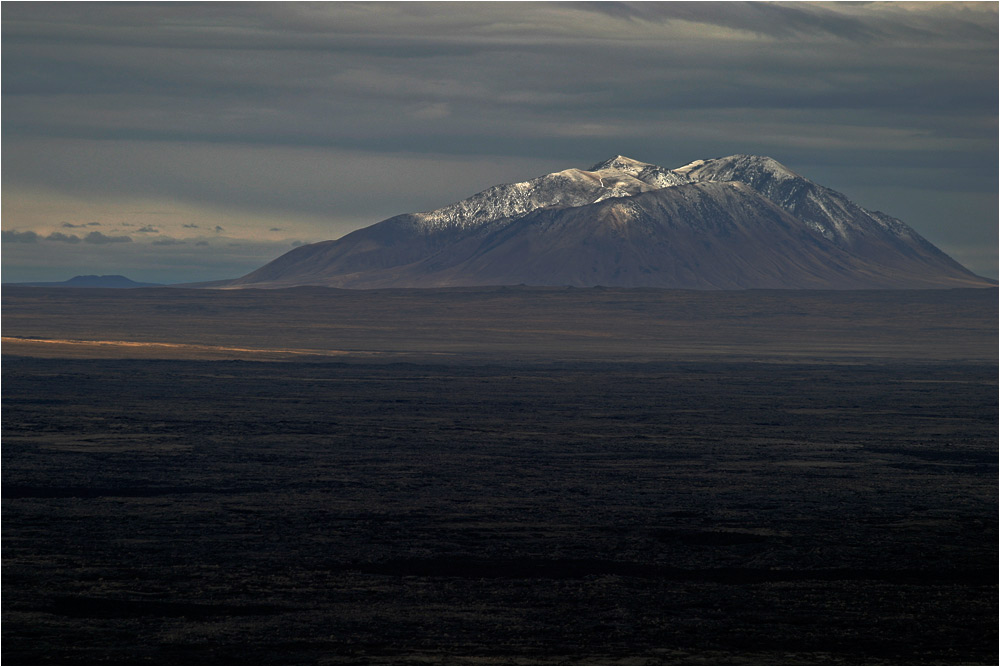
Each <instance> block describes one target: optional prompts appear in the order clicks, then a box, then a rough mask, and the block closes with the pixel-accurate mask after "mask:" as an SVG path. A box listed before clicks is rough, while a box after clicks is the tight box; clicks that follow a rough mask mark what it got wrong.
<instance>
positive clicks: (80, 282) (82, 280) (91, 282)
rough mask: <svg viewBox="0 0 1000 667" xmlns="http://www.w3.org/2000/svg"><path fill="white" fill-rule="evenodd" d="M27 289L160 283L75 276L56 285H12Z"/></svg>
mask: <svg viewBox="0 0 1000 667" xmlns="http://www.w3.org/2000/svg"><path fill="white" fill-rule="evenodd" d="M11 284H14V285H22V286H25V287H104V288H119V289H124V288H131V287H158V286H159V283H137V282H135V281H134V280H129V279H128V278H126V277H125V276H118V275H115V276H73V277H72V278H70V279H69V280H63V281H60V282H54V283H37V282H35V283H11Z"/></svg>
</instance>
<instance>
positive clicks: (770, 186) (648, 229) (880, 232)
mask: <svg viewBox="0 0 1000 667" xmlns="http://www.w3.org/2000/svg"><path fill="white" fill-rule="evenodd" d="M720 185H721V186H722V187H716V186H720ZM657 216H659V217H657ZM570 220H572V223H570ZM559 225H563V227H562V229H563V231H562V232H561V234H562V236H561V237H556V236H553V235H552V234H553V232H551V229H553V228H554V227H559ZM547 230H549V231H547ZM749 230H754V231H753V233H750V231H749ZM638 238H642V242H641V243H638V242H637V241H636V240H635V239H638ZM734 239H740V241H739V243H736V242H735V241H734ZM653 248H656V249H657V250H656V251H655V253H654V251H653V250H652V249H653ZM750 248H753V253H750V250H749V249H750ZM656 253H658V254H656ZM692 267H695V268H692ZM495 284H534V285H575V286H580V287H585V286H593V285H608V286H615V285H617V286H636V287H638V286H647V287H667V288H670V287H684V288H696V289H751V288H771V287H780V288H785V289H797V288H808V289H824V288H830V289H863V288H894V289H898V288H909V287H913V288H917V287H919V288H926V287H970V286H983V287H986V286H991V283H990V282H989V281H987V280H985V279H983V278H980V277H978V276H975V275H974V274H972V273H971V272H969V271H968V270H967V269H965V268H964V267H962V266H961V265H960V264H958V263H957V262H955V261H954V260H953V259H951V258H950V257H948V256H947V255H946V254H945V253H943V252H942V251H941V250H939V249H938V248H936V247H935V246H934V245H933V244H931V243H930V242H928V241H927V240H926V239H924V238H923V237H921V236H920V235H919V234H918V233H917V232H915V231H914V230H912V229H911V228H910V227H909V226H907V225H906V224H905V223H903V222H902V221H900V220H898V219H896V218H893V217H892V216H889V215H887V214H884V213H881V212H878V211H869V210H867V209H864V208H863V207H861V206H859V205H857V204H855V203H854V202H852V201H851V200H850V199H848V198H847V197H846V196H845V195H843V194H841V193H839V192H836V191H834V190H832V189H830V188H826V187H825V186H822V185H819V184H817V183H814V182H813V181H810V180H808V179H806V178H804V177H803V176H800V175H799V174H797V173H796V172H794V171H792V170H791V169H788V168H787V167H785V166H784V165H782V164H781V163H780V162H778V161H777V160H775V159H773V158H770V157H767V156H754V155H745V154H740V155H732V156H729V157H724V158H711V159H707V160H695V161H693V162H690V163H688V164H686V165H683V166H681V167H678V168H677V169H666V168H664V167H661V166H658V165H655V164H652V163H647V162H642V161H639V160H635V159H633V158H629V157H626V156H623V155H616V156H614V157H612V158H609V159H607V160H604V161H602V162H598V163H596V164H594V165H593V166H592V167H591V168H590V169H586V170H584V169H577V168H570V169H565V170H562V171H558V172H553V173H550V174H544V175H542V176H539V177H536V178H532V179H529V180H527V181H520V182H516V183H509V184H501V185H495V186H492V187H490V188H487V189H485V190H483V191H481V192H479V193H476V194H474V195H472V196H471V197H468V198H466V199H463V200H461V201H458V202H455V203H453V204H449V205H447V206H444V207H441V208H439V209H434V210H432V211H425V212H421V213H404V214H402V215H398V216H394V217H392V218H388V219H386V220H383V221H382V222H379V223H375V224H374V225H371V226H369V227H366V228H363V229H359V230H356V231H354V232H351V233H350V234H347V235H345V236H344V237H342V238H340V239H337V240H334V241H323V242H320V243H315V244H309V245H305V246H300V247H299V248H296V249H293V250H292V251H290V252H288V253H286V254H285V255H283V256H281V257H279V258H277V259H275V260H274V261H272V262H270V263H268V264H266V265H265V266H263V267H261V268H260V269H258V270H256V271H254V272H251V273H249V274H247V275H246V276H243V277H241V278H237V279H235V280H233V281H229V282H228V283H227V284H226V287H233V288H239V287H289V286H294V285H328V286H333V287H347V288H375V287H432V286H463V285H469V286H472V285H495Z"/></svg>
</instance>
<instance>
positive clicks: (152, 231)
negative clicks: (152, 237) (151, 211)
mask: <svg viewBox="0 0 1000 667" xmlns="http://www.w3.org/2000/svg"><path fill="white" fill-rule="evenodd" d="M135 231H136V232H142V233H143V234H156V233H158V232H159V231H160V230H159V229H157V228H156V227H153V226H152V225H146V226H145V227H140V228H139V229H137V230H135Z"/></svg>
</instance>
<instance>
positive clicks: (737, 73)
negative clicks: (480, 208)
mask: <svg viewBox="0 0 1000 667" xmlns="http://www.w3.org/2000/svg"><path fill="white" fill-rule="evenodd" d="M997 9H998V5H997V3H994V2H984V3H932V2H916V3H909V2H891V3H801V4H799V3H746V4H745V3H738V2H724V3H715V2H693V3H686V2H664V3H660V2H640V3H614V2H609V3H605V2H593V3H576V2H558V3H506V2H485V3H420V2H400V3H349V2H332V3H291V2H287V3H285V2H282V3H247V4H244V3H218V4H217V3H142V4H132V3H107V4H104V3H80V4H76V3H43V2H4V3H3V4H2V6H0V18H2V26H3V27H2V70H3V71H2V139H3V141H2V160H3V164H2V195H3V196H2V229H3V238H2V274H3V280H4V281H5V282H16V281H42V280H51V281H56V280H65V279H68V278H70V277H72V276H74V275H79V274H122V275H126V276H128V277H129V278H131V279H133V280H138V281H150V282H161V283H179V282H192V281H205V280H216V279H224V278H233V277H237V276H240V275H243V274H245V273H248V272H249V271H251V270H253V269H255V268H258V267H259V266H261V265H263V264H265V263H266V262H268V261H270V260H272V259H274V258H275V257H278V256H280V255H281V254H283V253H284V252H287V251H288V250H290V249H292V248H293V247H295V246H297V245H301V244H303V243H312V242H316V241H322V240H328V239H335V238H339V237H341V236H343V235H344V234H346V233H348V232H350V231H352V230H355V229H359V228H361V227H365V226H368V225H370V224H373V223H375V222H378V221H380V220H383V219H385V218H388V217H390V216H393V215H396V214H399V213H407V212H417V211H426V210H431V209H434V208H438V207H441V206H444V205H446V204H449V203H451V202H454V201H458V200H460V199H464V198H465V197H468V196H470V195H472V194H474V193H476V192H479V191H481V190H483V189H485V188H487V187H489V186H491V185H494V184H497V183H507V182H515V181H521V180H526V179H528V178H532V177H535V176H539V175H541V174H545V173H549V172H553V171H559V170H562V169H566V168H570V167H579V168H587V167H589V166H591V165H593V164H595V163H597V162H600V161H601V160H604V159H606V158H608V157H612V156H614V155H619V154H621V155H626V156H628V157H632V158H635V159H638V160H642V161H644V162H651V163H654V164H659V165H662V166H664V167H679V166H681V165H684V164H686V163H688V162H691V161H693V160H695V159H699V158H712V157H721V156H726V155H732V154H737V153H751V154H759V155H769V156H771V157H773V158H775V159H776V160H778V161H779V162H781V163H783V164H784V165H786V166H787V167H789V168H790V169H792V170H793V171H795V172H797V173H799V174H800V175H802V176H805V177H806V178H809V179H811V180H813V181H816V182H818V183H821V184H823V185H826V186H828V187H831V188H833V189H835V190H838V191H840V192H842V193H844V194H845V195H847V196H848V197H849V198H851V199H852V200H854V201H855V202H857V203H859V204H861V205H862V206H865V207H866V208H869V209H876V210H880V211H883V212H885V213H888V214H890V215H893V216H895V217H897V218H900V219H902V220H903V221H905V222H906V223H907V224H909V225H910V226H911V227H913V228H914V229H916V230H917V231H918V232H919V233H920V234H921V235H923V236H924V237H926V238H927V239H928V240H930V241H931V242H932V243H934V244H935V245H937V246H938V247H940V248H941V249H942V250H944V251H945V252H947V253H948V254H949V255H951V256H952V257H954V258H955V259H956V260H958V261H959V262H961V263H962V264H964V265H965V266H966V267H968V268H970V269H972V270H973V271H975V272H976V273H979V274H980V275H983V276H986V277H989V278H994V279H996V278H997V274H998V271H997V248H998V186H997V183H998V177H1000V175H998V168H997V164H998V128H997V100H998V83H997V80H998V16H997Z"/></svg>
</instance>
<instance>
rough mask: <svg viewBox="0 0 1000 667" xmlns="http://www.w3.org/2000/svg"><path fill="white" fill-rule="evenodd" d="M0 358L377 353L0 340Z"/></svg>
mask: <svg viewBox="0 0 1000 667" xmlns="http://www.w3.org/2000/svg"><path fill="white" fill-rule="evenodd" d="M0 343H2V345H3V347H2V352H3V354H10V355H20V356H31V357H74V358H75V357H83V358H90V357H94V358H138V359H255V360H260V359H288V358H295V357H307V356H322V357H345V356H364V357H372V356H377V355H378V354H379V353H378V352H366V351H353V350H313V349H295V348H267V349H257V348H249V347H229V346H223V345H197V344H191V343H156V342H139V341H128V340H69V339H58V338H19V337H14V336H3V337H2V338H0Z"/></svg>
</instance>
